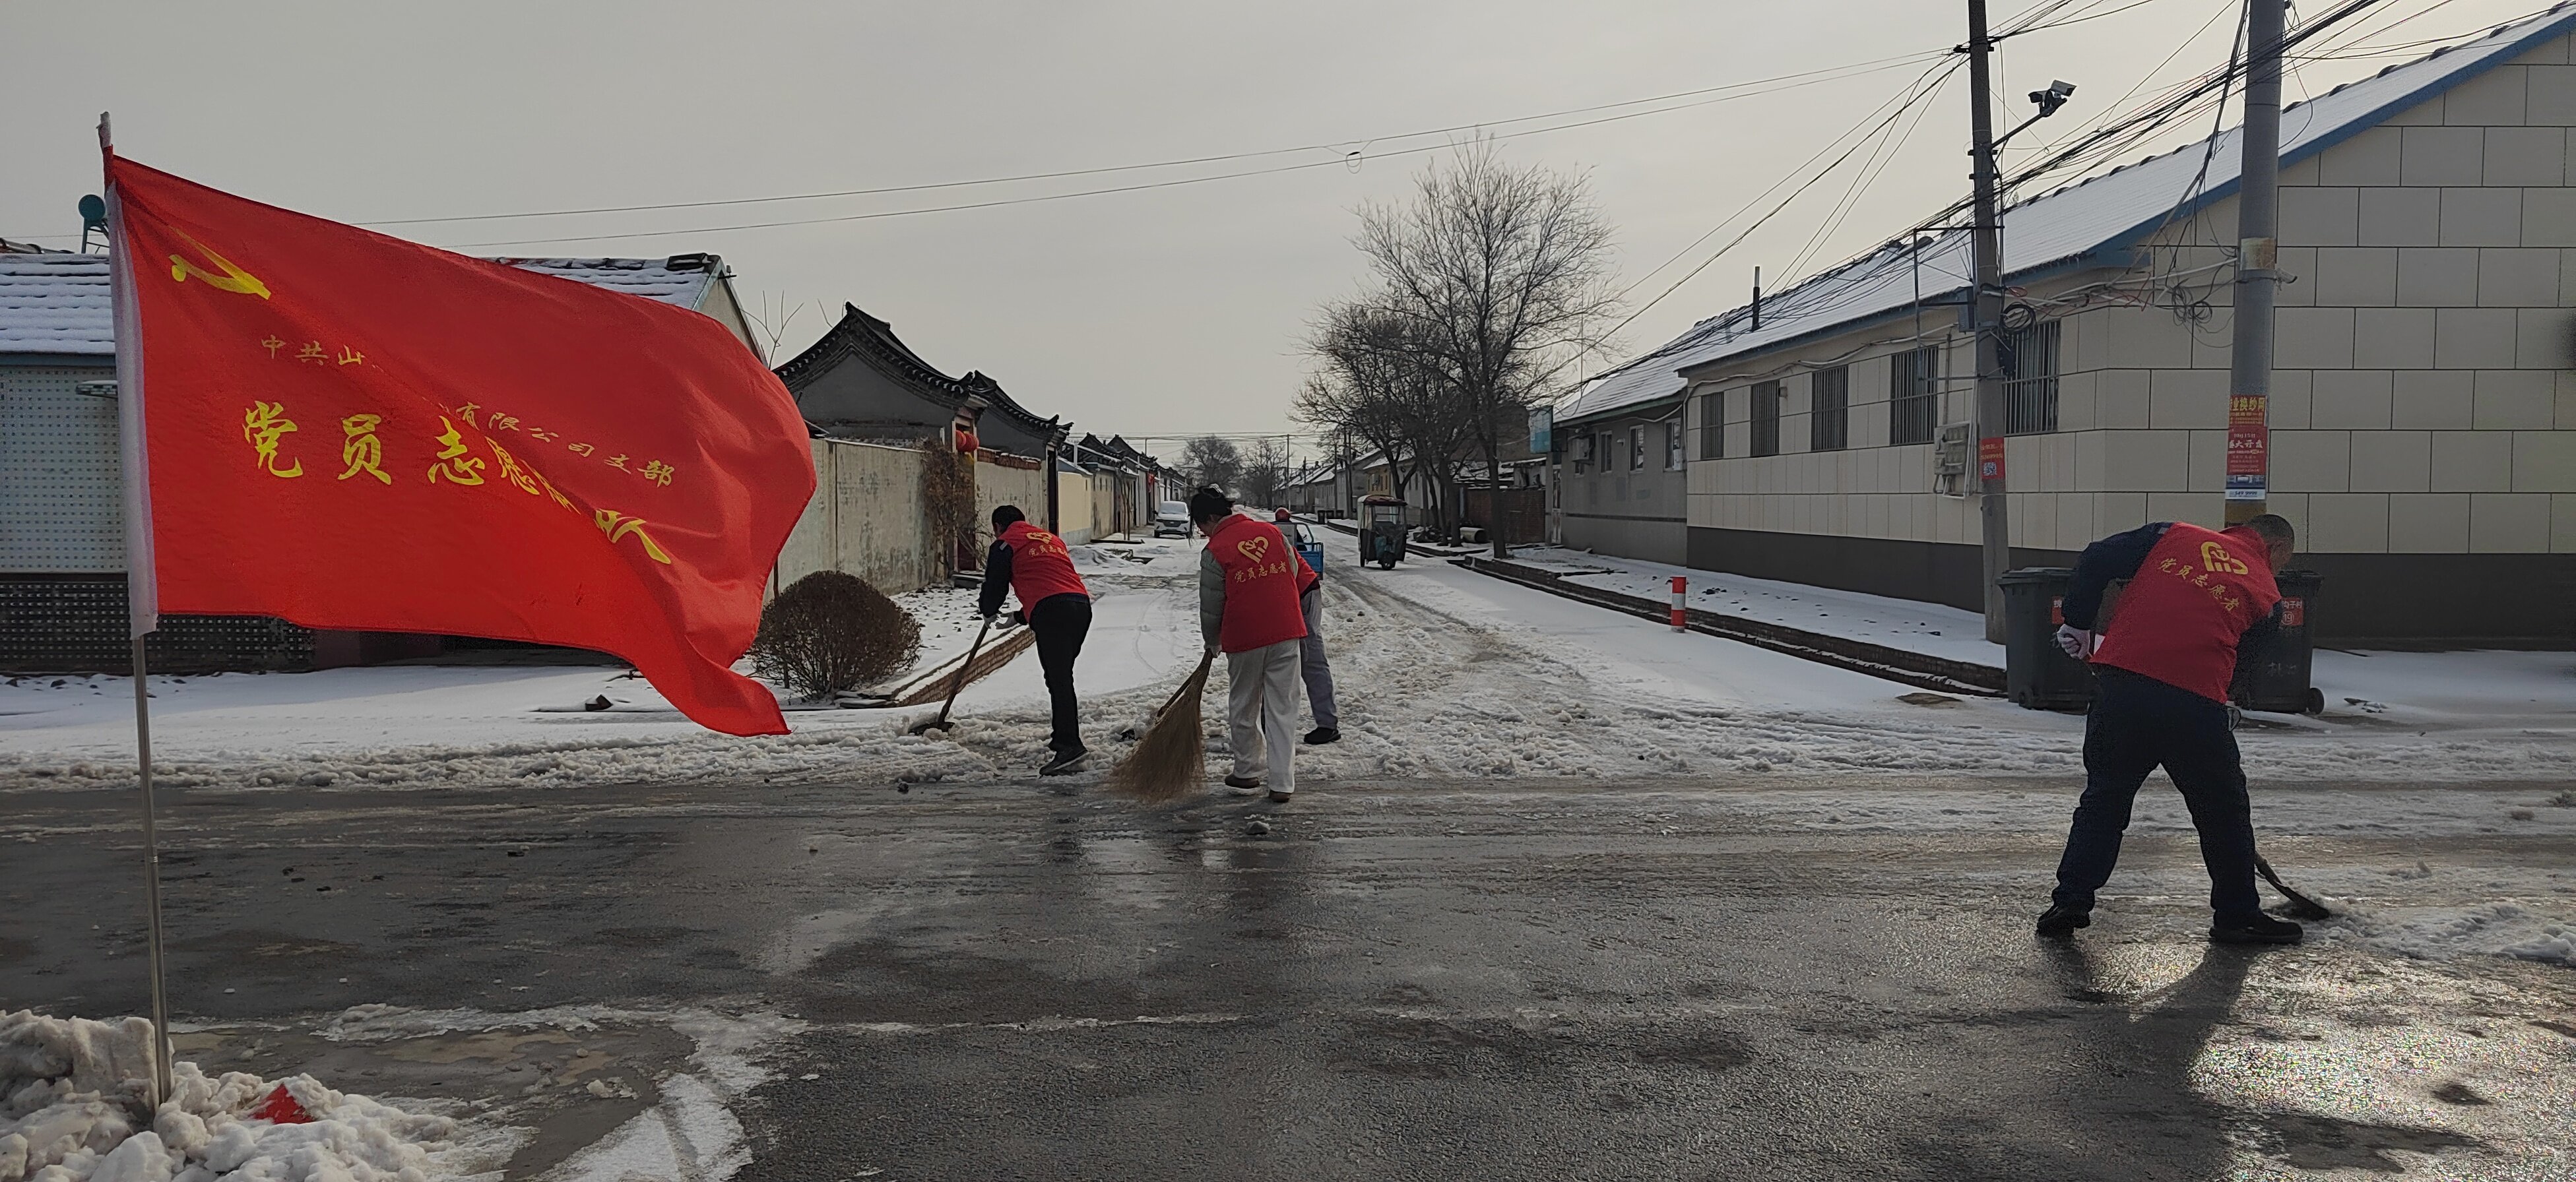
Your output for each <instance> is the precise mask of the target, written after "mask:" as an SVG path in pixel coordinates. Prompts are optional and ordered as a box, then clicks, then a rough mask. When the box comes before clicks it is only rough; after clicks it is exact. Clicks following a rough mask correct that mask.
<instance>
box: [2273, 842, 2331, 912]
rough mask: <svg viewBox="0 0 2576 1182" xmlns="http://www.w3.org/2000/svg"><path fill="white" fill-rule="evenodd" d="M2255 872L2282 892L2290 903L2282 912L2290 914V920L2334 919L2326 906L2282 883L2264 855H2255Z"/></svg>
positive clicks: (2274, 888)
mask: <svg viewBox="0 0 2576 1182" xmlns="http://www.w3.org/2000/svg"><path fill="white" fill-rule="evenodd" d="M2254 872H2255V873H2256V874H2260V875H2262V876H2263V881H2265V882H2268V883H2271V884H2272V889H2273V890H2276V891H2279V892H2281V897H2282V898H2284V899H2288V900H2289V901H2290V905H2289V906H2287V907H2284V908H2282V910H2284V911H2287V912H2289V913H2290V918H2292V919H2333V918H2334V912H2332V911H2329V910H2327V909H2326V905H2325V904H2323V903H2320V902H2317V901H2316V900H2314V899H2311V898H2309V897H2307V896H2306V895H2302V894H2300V893H2299V892H2297V891H2294V890H2291V889H2290V884H2288V883H2286V882H2283V881H2281V876H2280V875H2278V874H2274V873H2273V872H2272V864H2271V863H2270V862H2266V861H2264V860H2263V855H2261V854H2256V855H2254Z"/></svg>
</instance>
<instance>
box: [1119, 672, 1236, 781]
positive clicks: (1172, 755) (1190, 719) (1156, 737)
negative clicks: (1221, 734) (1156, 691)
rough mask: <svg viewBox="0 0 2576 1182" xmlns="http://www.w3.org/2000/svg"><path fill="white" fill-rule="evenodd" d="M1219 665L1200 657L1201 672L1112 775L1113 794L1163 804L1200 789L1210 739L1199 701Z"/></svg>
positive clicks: (1176, 694)
mask: <svg viewBox="0 0 2576 1182" xmlns="http://www.w3.org/2000/svg"><path fill="white" fill-rule="evenodd" d="M1214 664H1216V657H1215V656H1213V655H1210V656H1206V657H1201V658H1199V667H1198V668H1197V669H1196V670H1194V671H1192V672H1191V674H1190V675H1189V677H1187V678H1186V679H1184V680H1183V681H1182V682H1181V688H1179V689H1177V690H1174V691H1173V692H1172V699H1171V700H1170V701H1168V702H1165V703H1163V709H1162V710H1161V711H1160V712H1158V713H1157V714H1155V715H1154V722H1153V725H1151V726H1148V727H1146V728H1145V737H1144V738H1142V739H1139V740H1137V741H1136V747H1135V749H1134V750H1132V751H1129V752H1128V753H1127V758H1125V759H1122V760H1119V761H1118V766H1117V767H1114V768H1111V769H1110V770H1109V790H1110V791H1112V792H1115V793H1118V794H1119V795H1121V796H1128V797H1133V798H1135V799H1137V800H1141V801H1144V802H1145V803H1147V804H1163V803H1166V802H1169V801H1174V800H1178V799H1180V798H1181V797H1184V796H1187V795H1189V794H1190V793H1191V792H1192V791H1194V790H1196V789H1197V788H1199V787H1200V785H1201V783H1202V781H1203V780H1204V779H1205V778H1206V775H1207V771H1206V768H1207V764H1206V759H1207V739H1206V736H1204V735H1202V734H1201V733H1200V730H1199V728H1200V717H1199V713H1200V701H1199V699H1200V698H1201V697H1202V696H1203V695H1204V694H1205V693H1206V691H1207V679H1208V669H1209V667H1210V666H1213V665H1214Z"/></svg>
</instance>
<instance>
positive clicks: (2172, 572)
mask: <svg viewBox="0 0 2576 1182" xmlns="http://www.w3.org/2000/svg"><path fill="white" fill-rule="evenodd" d="M2266 562H2267V559H2266V557H2265V553H2264V547H2263V539H2262V538H2260V537H2258V536H2256V535H2255V534H2254V533H2253V532H2252V531H2249V530H2241V529H2231V530H2229V531H2227V532H2226V533H2218V532H2215V531H2212V530H2206V529H2202V528H2201V527H2199V526H2197V525H2185V524H2183V523H2181V522H2175V523H2174V524H2172V525H2170V526H2167V527H2166V528H2165V536H2164V538H2163V539H2162V540H2161V541H2158V542H2157V543H2156V548H2155V549H2153V550H2150V551H2148V552H2147V560H2146V561H2145V562H2142V563H2139V564H2138V573H2137V575H2136V577H2134V578H2132V579H2130V580H2129V588H2128V590H2126V591H2123V592H2121V593H2120V608H2119V614H2118V615H2117V616H2116V617H2114V618H2113V620H2112V621H2111V628H2110V631H2109V632H2107V633H2105V634H2104V636H2103V639H2102V647H2101V648H2100V649H2099V650H2098V651H2096V652H2095V653H2094V654H2093V660H2094V661H2095V662H2096V663H2098V664H2103V665H2109V666H2112V667H2113V668H2117V669H2126V670H2128V671H2129V672H2131V673H2136V674H2140V675H2143V676H2146V677H2152V678H2155V679H2156V680H2158V681H2161V682H2163V683H2165V684H2166V685H2170V686H2174V687H2176V688H2179V689H2185V690H2189V691H2191V692H2192V693H2195V694H2199V695H2200V696H2201V697H2204V698H2208V699H2210V700H2211V701H2214V702H2224V701H2226V700H2227V684H2228V682H2229V681H2231V680H2233V679H2234V678H2235V676H2236V642H2237V641H2238V639H2240V638H2242V637H2243V636H2244V635H2245V629H2246V628H2248V627H2250V626H2252V625H2253V623H2254V622H2255V621H2257V620H2260V619H2262V618H2263V617H2265V616H2267V615H2270V614H2271V612H2272V605H2273V604H2276V603H2279V602H2280V601H2281V592H2280V589H2279V588H2278V587H2275V586H2273V584H2272V568H2271V567H2270V566H2268V565H2266Z"/></svg>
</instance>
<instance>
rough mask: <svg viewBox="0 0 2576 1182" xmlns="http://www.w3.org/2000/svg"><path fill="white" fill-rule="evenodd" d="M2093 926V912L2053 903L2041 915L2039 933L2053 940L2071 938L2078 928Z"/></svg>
mask: <svg viewBox="0 0 2576 1182" xmlns="http://www.w3.org/2000/svg"><path fill="white" fill-rule="evenodd" d="M2092 926H2093V913H2092V912H2090V911H2078V910H2076V909H2074V908H2072V907H2069V906H2067V905H2066V904H2064V903H2051V904H2049V905H2048V910H2047V911H2045V912H2042V913H2041V914H2040V917H2039V934H2040V935H2043V936H2046V937H2048V938H2049V939H2051V940H2064V939H2069V938H2071V937H2073V936H2074V935H2075V929H2077V928H2089V927H2092Z"/></svg>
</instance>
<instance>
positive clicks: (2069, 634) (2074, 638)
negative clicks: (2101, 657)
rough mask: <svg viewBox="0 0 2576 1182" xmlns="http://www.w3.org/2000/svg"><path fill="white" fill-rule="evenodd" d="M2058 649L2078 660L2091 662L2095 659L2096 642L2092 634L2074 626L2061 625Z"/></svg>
mask: <svg viewBox="0 0 2576 1182" xmlns="http://www.w3.org/2000/svg"><path fill="white" fill-rule="evenodd" d="M2057 647H2059V648H2061V649H2064V650H2065V651H2066V655H2067V656H2070V657H2073V658H2075V659H2076V660H2079V661H2089V660H2091V659H2093V649H2094V647H2095V642H2094V640H2093V634H2092V633H2091V632H2088V631H2085V630H2084V629H2082V628H2078V627H2076V626H2075V625H2073V624H2060V625H2058V626H2057Z"/></svg>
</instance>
